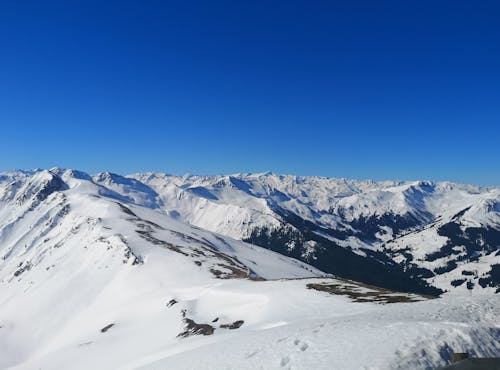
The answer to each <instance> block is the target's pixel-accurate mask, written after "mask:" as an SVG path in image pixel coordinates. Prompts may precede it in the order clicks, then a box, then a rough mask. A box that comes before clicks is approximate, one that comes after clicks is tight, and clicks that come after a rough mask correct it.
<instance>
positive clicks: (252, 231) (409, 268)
mask: <svg viewBox="0 0 500 370" xmlns="http://www.w3.org/2000/svg"><path fill="white" fill-rule="evenodd" d="M130 177H131V178H134V179H137V180H139V181H141V182H143V183H144V184H147V185H149V186H150V187H151V188H152V189H154V191H156V192H157V194H159V196H160V198H161V199H162V200H163V202H164V206H163V207H162V209H165V210H167V211H168V212H170V213H172V214H174V215H176V217H178V218H180V219H182V220H184V221H186V222H189V223H191V224H193V225H197V226H199V227H203V228H206V229H208V230H211V231H215V232H218V233H222V234H225V235H229V236H232V237H234V238H238V239H243V240H247V241H249V242H251V243H254V244H258V245H261V246H265V247H267V248H270V249H273V250H276V251H278V252H280V253H282V254H285V255H289V256H293V257H295V258H300V259H302V260H303V261H305V262H308V263H310V264H313V265H315V266H317V267H319V268H321V269H323V270H324V271H328V272H332V273H335V274H340V275H342V274H345V271H342V269H341V268H339V264H342V263H344V261H343V260H345V257H342V258H340V257H339V256H338V255H339V252H336V253H335V254H334V256H332V255H330V254H328V253H324V251H325V250H330V251H335V250H338V248H343V249H345V250H347V251H349V252H350V251H352V253H355V254H357V255H359V256H364V257H369V258H371V259H373V260H375V261H377V262H380V263H382V264H385V265H391V264H396V265H397V267H398V268H400V269H402V270H404V272H405V273H406V274H407V275H408V276H416V277H420V278H423V279H425V280H426V281H427V282H428V283H430V284H432V285H434V286H436V287H437V288H440V289H442V290H445V291H453V290H457V289H455V288H458V290H462V289H466V290H472V291H474V292H476V293H479V292H483V293H490V292H495V291H499V289H500V285H499V283H500V281H499V279H498V277H497V274H496V272H495V271H496V270H495V269H498V266H500V255H499V254H498V250H499V249H500V189H499V188H481V187H476V186H471V185H462V184H454V183H449V182H439V183H433V182H428V181H413V182H396V181H385V182H378V183H377V182H372V181H357V180H348V179H334V178H321V177H300V176H290V175H276V174H272V173H264V174H237V175H231V176H182V177H180V176H173V175H166V174H162V173H146V174H136V175H132V176H130ZM462 234H463V235H462ZM457 235H458V236H459V237H457ZM460 235H461V236H460ZM351 258H352V259H355V260H356V261H359V260H358V259H356V258H354V257H352V256H351ZM356 263H358V264H359V263H361V262H356ZM494 266H497V267H494ZM462 271H466V273H467V274H469V275H462ZM348 277H351V278H358V279H363V278H364V277H362V276H348ZM385 280H390V279H389V278H387V279H385ZM462 280H463V282H462V284H461V285H457V284H458V283H460V281H462ZM379 283H383V282H379Z"/></svg>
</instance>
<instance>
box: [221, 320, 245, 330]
mask: <svg viewBox="0 0 500 370" xmlns="http://www.w3.org/2000/svg"><path fill="white" fill-rule="evenodd" d="M244 322H245V321H243V320H237V321H235V322H233V323H231V324H221V325H220V326H219V327H220V328H222V329H231V330H232V329H239V328H240V327H241V325H243V323H244Z"/></svg>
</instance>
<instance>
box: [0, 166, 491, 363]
mask: <svg viewBox="0 0 500 370" xmlns="http://www.w3.org/2000/svg"><path fill="white" fill-rule="evenodd" d="M251 176H253V177H255V178H256V179H257V178H259V176H269V175H251ZM159 177H161V176H159ZM155 179H157V177H156V175H155ZM153 180H154V179H151V181H153ZM139 181H140V180H137V179H136V180H130V179H125V178H122V177H121V176H118V175H111V174H99V175H96V176H94V177H90V176H89V175H87V174H85V173H82V172H78V171H73V170H62V169H52V170H50V171H42V170H36V171H32V172H11V173H5V174H1V175H0V257H1V258H0V368H8V369H18V370H20V369H34V368H36V369H50V370H52V369H88V368H93V369H140V368H143V369H158V368H161V369H163V368H175V369H183V368H185V369H191V368H193V367H196V368H204V369H245V368H247V369H254V368H259V366H260V367H263V368H265V369H284V368H285V369H286V368H295V369H310V368H312V367H314V368H317V369H330V368H332V366H333V367H336V368H342V369H346V370H350V369H352V370H354V369H356V370H357V369H368V368H369V369H380V370H382V369H399V368H401V366H403V367H405V368H412V369H417V370H418V369H428V368H429V367H431V368H434V367H437V366H441V365H444V364H446V363H449V361H450V356H451V352H452V351H461V350H467V351H468V352H470V353H471V354H472V355H478V356H494V355H498V354H499V352H500V347H499V339H500V330H499V324H500V323H499V322H498V317H500V312H499V307H500V304H499V303H500V302H499V296H498V295H482V296H466V295H464V296H460V297H454V296H447V297H444V298H439V299H428V298H427V297H422V296H419V295H415V294H405V293H394V292H390V291H386V290H381V289H379V288H374V287H369V286H366V285H362V284H358V283H356V282H353V281H346V280H342V279H338V278H333V277H327V276H325V274H324V273H323V272H321V271H319V270H317V269H315V268H314V267H311V266H310V265H307V264H305V263H303V262H299V261H298V260H296V259H291V258H289V257H285V256H283V255H280V254H277V253H274V252H272V251H269V250H267V249H264V248H260V247H258V246H255V245H251V244H248V243H245V242H243V241H240V240H236V239H233V238H231V237H227V236H222V235H220V234H216V233H213V232H211V231H207V230H204V229H202V228H200V227H198V226H193V225H191V224H189V223H186V222H184V221H185V219H184V215H183V213H182V212H181V211H182V209H179V208H169V207H171V206H172V205H175V207H177V206H179V205H184V204H186V203H185V202H186V201H189V202H192V204H193V207H194V208H191V210H198V211H200V212H203V210H206V209H208V210H210V212H209V214H211V215H213V214H214V213H213V211H214V209H216V210H217V211H220V212H222V213H221V214H223V211H221V209H220V208H217V207H219V206H220V205H222V206H223V207H226V206H227V205H226V204H224V203H223V202H221V204H219V203H218V202H217V201H215V200H214V199H211V200H210V204H211V203H213V204H215V206H213V207H214V208H210V206H209V203H203V202H204V200H201V201H200V200H199V199H201V198H203V199H205V201H206V200H208V198H209V197H211V196H212V198H213V197H217V199H225V202H231V203H237V204H230V206H231V207H233V209H237V210H242V209H243V210H247V209H250V211H248V213H247V214H246V216H245V217H256V215H259V216H262V215H263V218H262V219H259V220H258V221H256V222H257V223H252V224H251V225H259V222H264V221H263V220H266V218H267V217H268V218H269V219H273V220H275V222H276V225H283V224H285V223H286V222H287V221H286V220H285V219H284V218H282V217H281V216H280V215H278V214H277V213H276V212H275V210H274V209H273V207H272V206H270V204H273V203H272V202H271V201H269V202H268V201H267V200H266V199H265V197H257V196H255V194H254V190H252V189H250V188H247V187H246V186H245V184H244V182H239V181H234V179H232V178H231V177H221V178H220V179H218V180H217V181H216V184H217V185H216V186H215V187H214V188H209V189H208V191H209V192H210V194H212V195H210V194H208V193H206V192H204V191H203V190H201V189H200V187H201V188H205V187H208V185H207V181H210V179H208V178H199V179H196V181H193V187H190V186H186V181H188V180H187V178H184V179H183V178H173V179H172V182H171V183H168V184H165V183H164V181H163V180H161V181H159V184H157V185H156V186H153V185H152V184H151V183H150V182H148V184H145V183H144V182H142V181H141V182H139ZM189 181H191V180H189ZM163 185H165V187H162V186H163ZM393 185H394V184H388V185H387V186H388V187H389V188H390V187H391V186H393ZM290 186H292V185H290ZM332 186H333V185H332ZM352 186H354V185H352ZM359 186H361V185H359ZM366 186H369V187H371V186H374V185H373V184H370V183H367V185H366ZM169 187H170V190H168V192H172V193H175V196H173V197H172V199H173V198H175V199H177V202H178V203H175V202H174V201H172V203H171V202H170V200H169V199H168V197H166V196H165V195H162V194H164V193H165V191H166V189H167V188H169ZM262 187H263V188H264V187H265V186H264V185H262ZM192 188H195V189H196V191H194V192H193V190H192ZM227 188H230V189H232V190H231V191H228V194H222V193H225V192H226V189H227ZM188 189H191V190H188ZM216 189H219V190H216ZM267 191H268V192H269V193H270V194H272V196H271V197H272V201H273V202H275V203H274V204H278V203H281V202H282V201H280V199H284V198H283V197H284V195H282V194H280V193H277V192H276V191H275V190H272V189H271V188H269V189H268V190H267ZM296 191H298V190H297V189H296ZM318 192H320V193H321V191H319V190H318ZM299 193H300V191H299ZM245 194H246V195H245ZM251 194H253V195H251ZM283 194H284V193H283ZM202 195H203V196H202ZM285 195H286V194H285ZM240 198H241V199H240ZM304 201H305V199H304ZM283 202H284V203H286V202H287V201H285V200H283ZM292 203H293V204H294V205H295V206H296V207H298V208H300V204H301V203H299V202H292ZM483 205H484V207H483V208H478V210H479V211H478V210H476V209H474V208H473V207H471V208H470V209H469V211H470V212H471V214H475V212H481V210H482V209H490V208H493V209H495V207H496V206H495V205H491V204H490V203H488V202H485V203H484V204H483ZM195 207H200V208H195ZM325 207H326V204H325ZM227 209H231V208H229V207H228V208H227ZM466 213H467V212H464V213H463V215H462V216H463V217H464V218H468V217H469V216H467V215H466ZM238 214H239V213H238V212H236V213H235V217H236V216H238ZM462 216H459V217H462ZM470 217H472V216H470ZM236 219H237V221H238V224H239V225H247V224H244V223H242V220H243V218H236ZM457 219H458V218H457ZM230 220H232V219H230ZM206 222H209V221H206ZM252 222H253V220H252ZM214 225H217V223H214ZM230 225H232V224H231V223H230ZM263 225H264V226H268V224H263ZM231 227H232V226H231ZM360 258H362V257H360ZM390 302H394V303H390ZM423 353H424V355H423ZM360 354H362V355H360ZM375 354H376V356H375Z"/></svg>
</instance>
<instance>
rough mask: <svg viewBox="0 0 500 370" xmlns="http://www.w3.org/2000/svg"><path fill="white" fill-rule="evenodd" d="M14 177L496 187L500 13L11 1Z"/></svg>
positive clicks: (2, 57)
mask: <svg viewBox="0 0 500 370" xmlns="http://www.w3.org/2000/svg"><path fill="white" fill-rule="evenodd" d="M0 42H1V44H0V46H1V47H0V130H1V131H0V132H1V136H0V170H8V169H12V168H35V167H42V168H47V167H53V166H59V167H71V168H77V169H81V170H84V171H89V172H97V171H101V170H109V171H114V172H118V173H130V172H136V171H146V170H155V171H166V172H170V173H185V172H189V173H198V174H212V173H234V172H257V171H258V172H260V171H266V170H271V171H273V172H278V173H293V174H301V175H321V176H334V177H352V178H371V179H375V180H380V179H388V178H390V179H433V180H435V179H437V180H442V179H445V180H453V181H460V182H469V183H477V184H485V185H486V184H492V185H500V154H499V153H500V2H499V1H497V0H494V1H481V0H478V1H470V0H469V1H460V0H449V1H435V0H418V1H411V0H409V1H401V0H395V1H371V0H370V1H368V0H367V1H355V0H353V1H344V0H342V1H340V0H339V1H327V0H322V1H312V0H305V1H300V2H299V1H216V0H215V1H189V0H186V1H184V0H182V1H181V0H179V1H139V0H138V1H133V2H132V1H124V0H122V1H116V2H115V1H91V0H85V1H84V0H81V1H68V0H65V1H27V0H23V1H19V0H3V1H1V2H0Z"/></svg>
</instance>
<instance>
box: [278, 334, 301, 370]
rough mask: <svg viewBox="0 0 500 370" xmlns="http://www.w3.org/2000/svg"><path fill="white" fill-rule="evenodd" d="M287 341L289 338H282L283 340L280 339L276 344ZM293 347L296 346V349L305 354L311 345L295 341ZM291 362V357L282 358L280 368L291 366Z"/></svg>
mask: <svg viewBox="0 0 500 370" xmlns="http://www.w3.org/2000/svg"><path fill="white" fill-rule="evenodd" d="M286 339H287V338H281V339H278V340H277V341H276V342H277V343H280V342H283V341H284V340H286ZM293 345H294V346H295V348H298V349H299V350H300V352H305V351H307V349H308V348H309V344H307V343H306V342H302V341H301V340H299V339H295V340H294V341H293ZM290 361H291V358H290V356H283V357H282V358H281V360H280V366H281V367H287V366H288V365H290Z"/></svg>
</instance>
